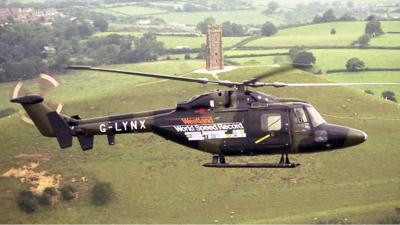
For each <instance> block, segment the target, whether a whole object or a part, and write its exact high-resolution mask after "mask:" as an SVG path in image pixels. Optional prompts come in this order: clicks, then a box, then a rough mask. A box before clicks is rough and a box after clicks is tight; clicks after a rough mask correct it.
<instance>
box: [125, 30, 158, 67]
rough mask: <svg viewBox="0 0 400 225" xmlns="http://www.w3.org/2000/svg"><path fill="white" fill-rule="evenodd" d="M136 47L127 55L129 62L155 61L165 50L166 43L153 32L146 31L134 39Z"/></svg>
mask: <svg viewBox="0 0 400 225" xmlns="http://www.w3.org/2000/svg"><path fill="white" fill-rule="evenodd" d="M134 43H135V44H134V45H135V46H134V49H133V50H132V51H130V52H129V53H128V55H127V62H141V61H155V60H157V58H158V55H159V54H162V53H163V52H164V50H165V49H164V43H162V42H160V41H157V36H156V35H155V34H153V33H145V34H143V37H141V38H139V39H137V38H136V39H135V40H134Z"/></svg>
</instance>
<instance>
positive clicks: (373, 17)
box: [365, 15, 376, 21]
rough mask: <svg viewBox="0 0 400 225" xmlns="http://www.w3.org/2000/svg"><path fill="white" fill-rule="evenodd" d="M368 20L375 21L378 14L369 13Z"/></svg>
mask: <svg viewBox="0 0 400 225" xmlns="http://www.w3.org/2000/svg"><path fill="white" fill-rule="evenodd" d="M365 20H366V21H373V20H376V16H375V15H369V16H367V18H366V19H365Z"/></svg>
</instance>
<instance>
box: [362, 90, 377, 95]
mask: <svg viewBox="0 0 400 225" xmlns="http://www.w3.org/2000/svg"><path fill="white" fill-rule="evenodd" d="M364 93H365V94H369V95H374V94H375V93H374V92H373V91H371V90H365V91H364Z"/></svg>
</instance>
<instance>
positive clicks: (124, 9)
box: [92, 5, 165, 17]
mask: <svg viewBox="0 0 400 225" xmlns="http://www.w3.org/2000/svg"><path fill="white" fill-rule="evenodd" d="M92 10H93V11H95V12H98V13H105V14H111V15H113V16H123V17H126V16H140V15H149V14H157V13H164V12H165V11H164V10H161V9H158V8H150V7H143V6H137V5H129V6H119V7H99V8H94V9H92Z"/></svg>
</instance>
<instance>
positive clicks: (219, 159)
mask: <svg viewBox="0 0 400 225" xmlns="http://www.w3.org/2000/svg"><path fill="white" fill-rule="evenodd" d="M299 165H300V164H299V163H291V162H290V161H289V157H288V154H282V156H281V160H280V161H279V163H235V164H231V163H226V162H225V157H224V156H219V155H214V156H213V158H212V162H211V163H205V164H203V166H204V167H214V168H295V167H297V166H299Z"/></svg>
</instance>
